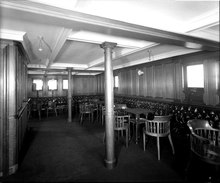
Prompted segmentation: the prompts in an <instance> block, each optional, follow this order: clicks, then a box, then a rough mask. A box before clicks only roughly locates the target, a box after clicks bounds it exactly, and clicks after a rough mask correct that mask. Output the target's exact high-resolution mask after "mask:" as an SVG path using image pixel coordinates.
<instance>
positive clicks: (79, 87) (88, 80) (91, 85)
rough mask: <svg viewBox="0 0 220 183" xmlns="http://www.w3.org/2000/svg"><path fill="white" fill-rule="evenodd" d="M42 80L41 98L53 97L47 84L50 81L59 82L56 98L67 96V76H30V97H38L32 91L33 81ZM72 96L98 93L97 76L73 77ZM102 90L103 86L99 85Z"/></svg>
mask: <svg viewBox="0 0 220 183" xmlns="http://www.w3.org/2000/svg"><path fill="white" fill-rule="evenodd" d="M33 79H42V80H43V81H44V86H43V91H39V97H52V91H49V90H48V86H47V82H48V80H50V79H56V80H57V85H58V86H57V90H55V91H54V92H53V96H54V97H58V96H67V90H63V86H62V84H63V79H67V76H62V75H58V76H57V75H56V76H54V75H49V76H46V77H45V76H42V75H40V76H37V75H29V76H28V97H36V96H37V92H36V91H32V80H33ZM72 82H73V83H72V94H73V95H74V94H76V95H81V94H82V95H84V94H95V93H97V88H98V86H97V78H96V77H95V76H72ZM99 87H100V88H101V87H102V86H101V85H99Z"/></svg>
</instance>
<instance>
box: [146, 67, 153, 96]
mask: <svg viewBox="0 0 220 183" xmlns="http://www.w3.org/2000/svg"><path fill="white" fill-rule="evenodd" d="M145 70H146V73H145V77H146V79H145V81H146V85H145V86H146V93H145V96H148V97H153V93H154V74H153V66H150V67H146V69H145Z"/></svg>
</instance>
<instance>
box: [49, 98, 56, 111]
mask: <svg viewBox="0 0 220 183" xmlns="http://www.w3.org/2000/svg"><path fill="white" fill-rule="evenodd" d="M47 107H48V108H49V109H54V108H55V107H56V103H55V102H54V101H51V100H49V101H48V103H47Z"/></svg>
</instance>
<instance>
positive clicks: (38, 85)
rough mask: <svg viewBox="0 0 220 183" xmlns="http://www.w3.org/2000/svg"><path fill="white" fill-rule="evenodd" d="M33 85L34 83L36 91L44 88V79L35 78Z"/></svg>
mask: <svg viewBox="0 0 220 183" xmlns="http://www.w3.org/2000/svg"><path fill="white" fill-rule="evenodd" d="M32 85H33V90H34V91H36V90H37V91H39V90H43V80H42V79H33V83H32Z"/></svg>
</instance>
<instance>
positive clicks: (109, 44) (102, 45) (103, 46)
mask: <svg viewBox="0 0 220 183" xmlns="http://www.w3.org/2000/svg"><path fill="white" fill-rule="evenodd" d="M116 45H117V43H112V42H103V43H102V44H100V47H101V48H103V49H106V48H111V49H113V48H114V47H116Z"/></svg>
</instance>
